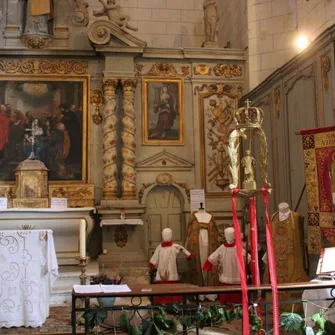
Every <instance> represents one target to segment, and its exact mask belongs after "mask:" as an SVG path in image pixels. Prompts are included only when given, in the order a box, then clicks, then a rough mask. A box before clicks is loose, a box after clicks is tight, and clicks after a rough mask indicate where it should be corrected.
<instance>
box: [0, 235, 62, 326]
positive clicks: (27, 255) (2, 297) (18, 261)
mask: <svg viewBox="0 0 335 335" xmlns="http://www.w3.org/2000/svg"><path fill="white" fill-rule="evenodd" d="M57 277H58V264H57V258H56V252H55V246H54V240H53V234H52V231H51V230H2V231H0V327H7V328H9V327H21V326H26V327H29V326H30V327H40V326H41V325H42V324H43V323H44V322H45V320H46V318H47V317H48V316H49V296H50V291H51V287H52V285H53V284H54V282H55V280H56V279H57Z"/></svg>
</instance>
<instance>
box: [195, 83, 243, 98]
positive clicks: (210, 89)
mask: <svg viewBox="0 0 335 335" xmlns="http://www.w3.org/2000/svg"><path fill="white" fill-rule="evenodd" d="M205 92H206V93H217V94H218V95H219V96H220V95H223V94H230V95H231V96H236V98H238V99H240V98H242V96H243V86H242V85H225V84H223V83H218V84H211V85H208V84H203V85H201V86H195V87H194V95H197V94H198V93H205Z"/></svg>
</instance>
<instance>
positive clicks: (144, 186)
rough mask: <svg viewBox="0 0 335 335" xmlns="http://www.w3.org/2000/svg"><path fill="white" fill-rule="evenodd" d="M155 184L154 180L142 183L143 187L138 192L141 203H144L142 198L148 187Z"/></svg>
mask: <svg viewBox="0 0 335 335" xmlns="http://www.w3.org/2000/svg"><path fill="white" fill-rule="evenodd" d="M154 184H155V183H154V182H152V183H143V184H142V187H141V189H140V190H139V192H138V200H139V203H140V204H141V203H142V198H143V194H144V192H145V190H146V189H147V188H149V187H150V186H152V185H154Z"/></svg>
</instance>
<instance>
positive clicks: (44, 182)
mask: <svg viewBox="0 0 335 335" xmlns="http://www.w3.org/2000/svg"><path fill="white" fill-rule="evenodd" d="M15 177H16V199H14V200H13V206H14V207H22V208H25V207H30V208H44V207H49V199H48V169H47V168H46V167H45V165H44V163H43V162H41V161H39V160H28V159H27V160H24V161H23V162H21V163H20V164H19V165H18V167H17V168H16V169H15Z"/></svg>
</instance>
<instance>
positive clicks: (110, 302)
mask: <svg viewBox="0 0 335 335" xmlns="http://www.w3.org/2000/svg"><path fill="white" fill-rule="evenodd" d="M121 266H122V263H121V265H120V266H119V268H118V269H117V272H116V275H115V276H113V277H108V275H107V274H106V273H105V272H104V271H103V272H102V273H99V274H98V275H96V276H91V278H90V284H91V285H120V284H121V282H122V279H123V277H121V276H120V269H121ZM115 300H116V298H115V297H106V298H105V297H102V298H98V303H99V305H100V307H113V306H114V303H115Z"/></svg>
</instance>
